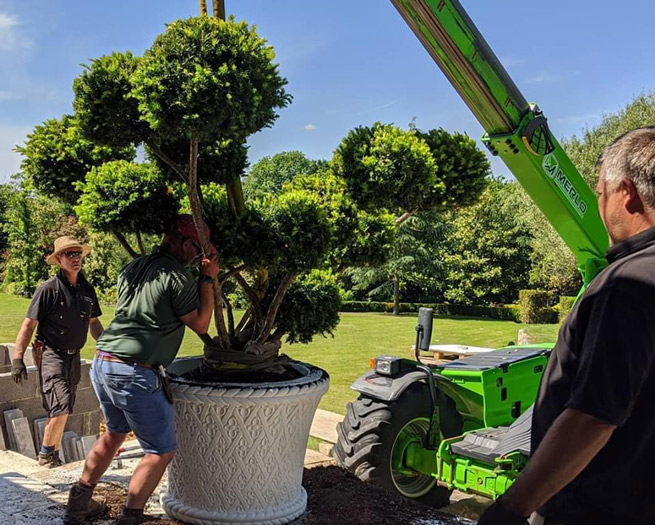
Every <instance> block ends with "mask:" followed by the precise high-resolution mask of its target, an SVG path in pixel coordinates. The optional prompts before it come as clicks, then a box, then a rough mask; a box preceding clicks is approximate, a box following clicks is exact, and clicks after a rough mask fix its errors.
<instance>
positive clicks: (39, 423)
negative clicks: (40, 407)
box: [33, 417, 48, 451]
mask: <svg viewBox="0 0 655 525" xmlns="http://www.w3.org/2000/svg"><path fill="white" fill-rule="evenodd" d="M47 424H48V418H47V417H42V418H39V419H35V420H34V421H33V425H34V445H35V447H36V450H37V451H38V450H41V445H43V434H44V433H45V426H46V425H47Z"/></svg>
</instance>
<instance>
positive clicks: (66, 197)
mask: <svg viewBox="0 0 655 525" xmlns="http://www.w3.org/2000/svg"><path fill="white" fill-rule="evenodd" d="M16 151H17V152H19V153H20V154H22V155H23V156H24V159H23V161H22V162H21V169H22V171H23V173H24V174H25V175H26V176H27V178H28V179H30V180H31V181H32V183H33V184H34V187H35V188H36V190H37V191H38V192H39V193H41V194H43V195H47V196H50V197H55V198H58V199H61V200H62V201H64V202H66V203H68V204H74V203H75V202H76V201H77V199H78V197H79V195H80V191H79V189H78V186H76V183H78V182H83V181H84V177H85V176H86V174H87V173H88V172H89V171H90V170H91V169H92V168H94V167H95V166H100V165H101V164H103V163H105V162H108V161H111V160H118V159H122V160H132V159H133V158H134V156H135V154H136V153H135V150H134V148H131V147H126V148H121V149H112V148H109V147H107V146H98V145H97V144H95V143H93V142H91V141H89V140H87V139H85V138H84V137H83V136H82V134H81V133H80V129H79V126H78V123H77V121H76V120H75V118H73V117H71V116H69V115H64V116H63V117H62V118H61V119H59V120H57V119H50V120H46V121H45V122H44V123H43V124H40V125H38V126H36V127H35V128H34V131H33V132H32V133H30V134H29V135H28V136H27V141H26V143H25V146H19V147H17V148H16Z"/></svg>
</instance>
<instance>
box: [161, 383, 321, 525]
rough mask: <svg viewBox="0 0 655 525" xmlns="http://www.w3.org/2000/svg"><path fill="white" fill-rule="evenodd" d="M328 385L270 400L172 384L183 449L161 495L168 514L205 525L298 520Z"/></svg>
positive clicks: (286, 391) (280, 393)
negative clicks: (310, 440) (307, 460)
mask: <svg viewBox="0 0 655 525" xmlns="http://www.w3.org/2000/svg"><path fill="white" fill-rule="evenodd" d="M328 384H329V380H328V379H327V377H323V378H322V379H321V378H319V380H318V381H317V380H314V381H313V382H312V383H311V384H309V385H304V386H301V387H295V386H294V387H292V388H287V387H283V388H279V389H273V388H271V389H267V390H266V392H265V395H263V394H262V392H261V391H256V390H254V389H250V392H248V391H247V390H248V389H242V390H241V392H240V393H236V392H235V390H234V389H223V392H219V393H216V392H212V391H211V389H207V388H202V389H201V388H197V387H196V388H195V390H194V389H193V388H190V387H188V386H186V385H180V384H174V392H175V397H176V400H175V412H176V434H177V439H178V450H177V452H176V455H175V458H174V460H173V462H172V463H171V466H170V467H169V472H168V487H167V489H166V490H167V492H166V494H164V495H163V496H162V503H163V505H164V509H165V510H166V512H168V513H169V514H171V513H172V514H173V515H174V517H178V518H180V519H184V520H185V521H187V520H188V521H190V522H191V523H203V524H204V523H208V524H209V523H231V520H232V519H233V520H234V522H236V521H238V522H239V523H261V524H264V523H280V524H281V523H286V522H288V521H290V520H291V519H295V517H297V516H298V515H299V514H300V513H302V511H303V510H304V507H305V505H306V494H305V492H304V490H303V489H302V485H301V482H302V471H303V462H304V455H305V448H306V445H307V436H308V435H309V428H310V426H311V422H312V418H313V416H314V412H315V411H316V407H317V406H318V403H319V401H320V398H321V397H322V395H323V394H324V393H325V392H326V391H327V389H328ZM223 396H225V397H223ZM286 512H288V519H287V518H286V517H285V516H284V514H285V513H286ZM271 520H272V521H271Z"/></svg>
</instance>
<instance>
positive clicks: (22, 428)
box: [11, 417, 36, 459]
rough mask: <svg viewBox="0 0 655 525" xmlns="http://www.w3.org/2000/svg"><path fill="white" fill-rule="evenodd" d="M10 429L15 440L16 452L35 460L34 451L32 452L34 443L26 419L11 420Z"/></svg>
mask: <svg viewBox="0 0 655 525" xmlns="http://www.w3.org/2000/svg"><path fill="white" fill-rule="evenodd" d="M11 429H12V431H13V433H14V439H15V440H16V450H17V451H18V452H20V453H21V454H22V455H23V456H27V457H28V458H32V459H36V450H34V441H33V438H32V432H30V424H29V423H28V421H27V418H26V417H18V418H16V419H12V420H11Z"/></svg>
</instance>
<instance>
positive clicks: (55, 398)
mask: <svg viewBox="0 0 655 525" xmlns="http://www.w3.org/2000/svg"><path fill="white" fill-rule="evenodd" d="M90 251H91V248H90V247H89V246H88V245H84V244H82V243H80V242H78V241H77V240H75V239H73V238H72V237H59V238H58V239H57V240H55V249H54V252H53V253H52V254H51V255H49V256H48V257H47V258H46V262H47V263H48V264H56V265H58V266H59V268H60V270H59V273H57V275H55V276H54V277H51V278H50V279H48V280H47V281H46V282H44V283H43V284H41V285H40V286H39V287H38V288H37V289H36V291H35V292H34V296H33V297H32V302H31V303H30V306H29V308H28V310H27V316H26V319H25V320H24V321H23V324H22V326H21V328H20V331H19V332H18V336H17V337H16V348H15V350H14V355H13V359H12V369H11V373H12V376H13V378H14V381H16V383H18V384H20V383H21V382H22V381H23V379H27V369H26V368H25V363H24V362H23V355H24V354H25V349H26V348H27V346H28V345H29V344H30V341H31V339H32V334H33V333H34V330H35V329H37V332H36V341H35V342H34V349H35V357H36V362H37V366H38V368H39V380H40V388H41V398H42V400H43V408H44V409H45V410H46V412H47V413H48V422H47V424H46V427H45V431H44V434H43V445H42V447H41V450H40V452H39V464H40V465H43V466H46V467H57V466H59V465H61V460H60V459H59V452H58V451H57V450H56V448H57V447H58V446H59V443H60V441H61V436H62V434H63V432H64V428H65V426H66V420H67V419H68V415H69V414H71V413H72V412H73V405H74V404H75V391H76V389H77V384H78V383H79V381H80V349H81V348H82V347H83V346H84V343H86V336H87V332H88V331H89V330H90V331H91V335H92V336H93V337H94V339H98V337H100V334H101V333H102V324H101V323H100V319H99V317H100V315H101V311H100V306H99V304H98V299H97V297H96V293H95V290H94V289H93V287H92V286H91V285H90V284H89V282H88V281H87V280H86V279H85V278H84V275H82V274H81V273H80V270H81V269H82V258H83V257H84V256H86V255H87V254H88V253H89V252H90ZM37 327H38V328H37Z"/></svg>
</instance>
